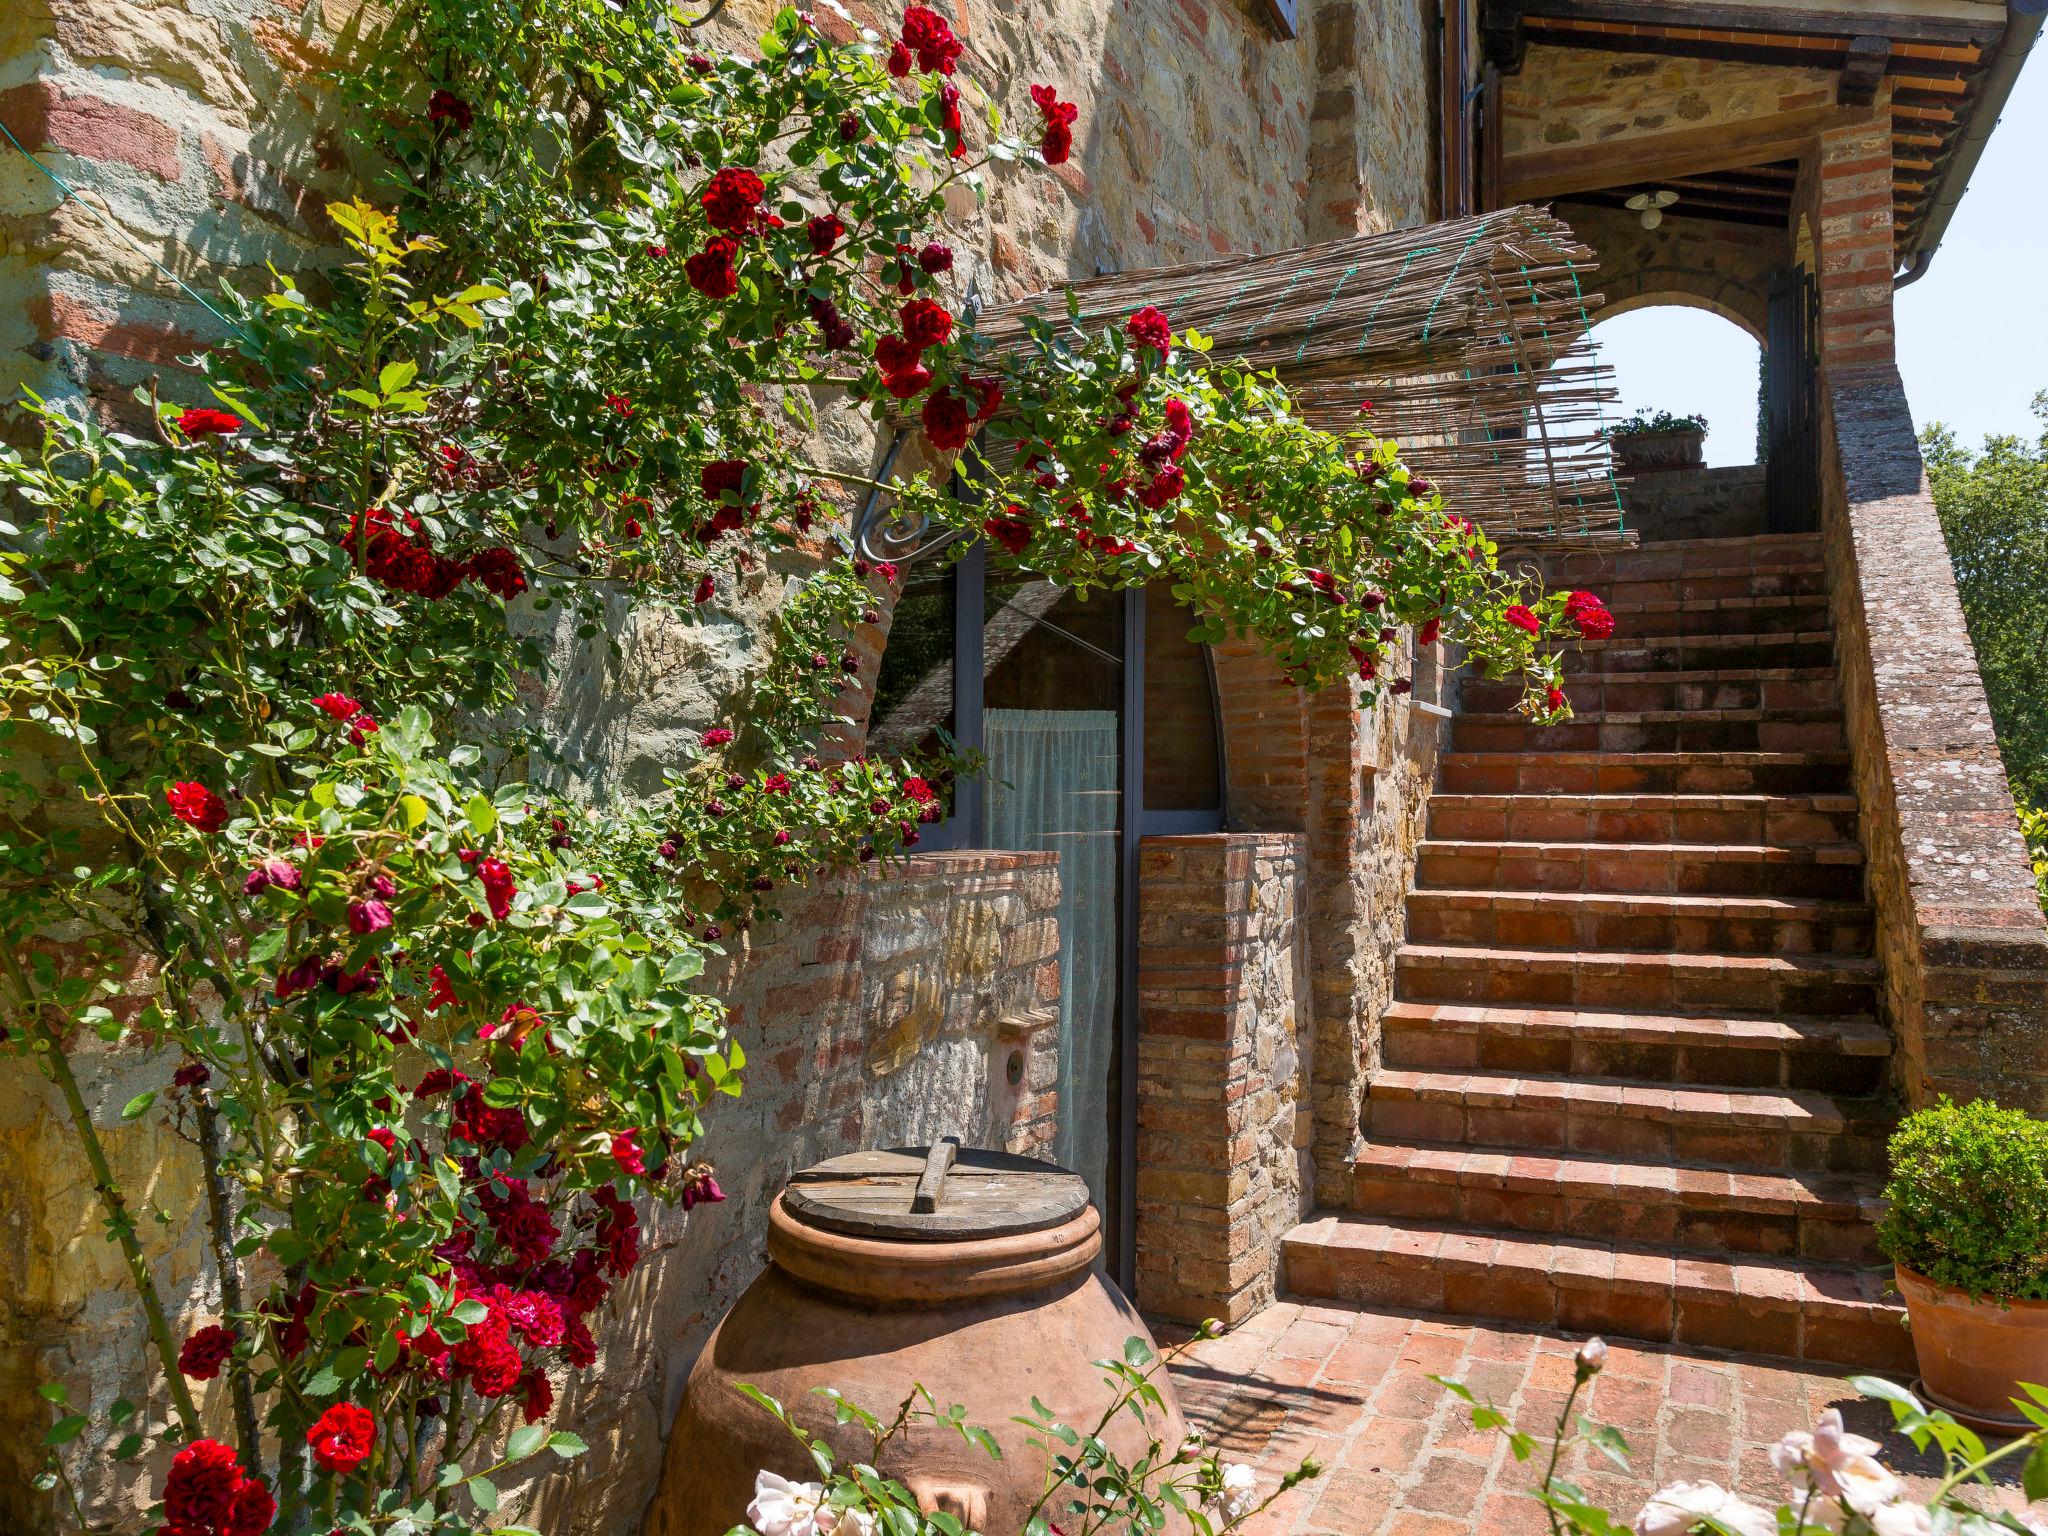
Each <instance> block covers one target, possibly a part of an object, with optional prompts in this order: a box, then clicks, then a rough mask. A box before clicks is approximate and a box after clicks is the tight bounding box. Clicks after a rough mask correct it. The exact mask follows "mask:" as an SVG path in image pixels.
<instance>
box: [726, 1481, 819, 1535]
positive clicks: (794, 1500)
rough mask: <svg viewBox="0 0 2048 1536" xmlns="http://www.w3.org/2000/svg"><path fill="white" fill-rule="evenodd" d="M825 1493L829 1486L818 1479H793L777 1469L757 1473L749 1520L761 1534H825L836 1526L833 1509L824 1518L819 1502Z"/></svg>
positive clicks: (748, 1513) (748, 1514)
mask: <svg viewBox="0 0 2048 1536" xmlns="http://www.w3.org/2000/svg"><path fill="white" fill-rule="evenodd" d="M824 1497H825V1490H824V1489H823V1488H821V1487H820V1486H819V1485H818V1484H816V1483H792V1482H791V1481H790V1480H789V1479H788V1478H786V1477H781V1476H778V1475H777V1474H775V1473H773V1472H766V1471H764V1472H759V1473H756V1474H755V1477H754V1501H753V1503H751V1504H749V1505H748V1506H747V1523H748V1524H749V1525H751V1526H752V1527H753V1528H754V1529H755V1530H756V1531H759V1532H760V1533H761V1536H824V1533H825V1532H827V1531H829V1530H831V1528H832V1526H831V1517H830V1514H829V1513H827V1514H826V1515H825V1516H824V1518H823V1522H822V1523H821V1521H820V1512H819V1509H818V1506H819V1504H820V1503H821V1502H822V1501H823V1500H824Z"/></svg>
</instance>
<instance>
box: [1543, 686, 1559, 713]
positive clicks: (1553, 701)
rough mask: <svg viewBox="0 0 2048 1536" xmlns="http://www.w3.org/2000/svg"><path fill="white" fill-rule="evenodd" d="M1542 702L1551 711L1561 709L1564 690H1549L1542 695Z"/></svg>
mask: <svg viewBox="0 0 2048 1536" xmlns="http://www.w3.org/2000/svg"><path fill="white" fill-rule="evenodd" d="M1543 702H1544V703H1545V704H1547V705H1548V706H1549V707H1550V708H1551V709H1553V710H1558V709H1563V708H1564V690H1563V689H1562V688H1552V689H1550V690H1549V691H1548V692H1547V693H1545V694H1544V695H1543Z"/></svg>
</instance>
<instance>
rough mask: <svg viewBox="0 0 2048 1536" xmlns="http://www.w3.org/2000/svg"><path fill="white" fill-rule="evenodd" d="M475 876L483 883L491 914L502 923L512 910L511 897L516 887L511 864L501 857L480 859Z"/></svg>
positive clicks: (485, 898)
mask: <svg viewBox="0 0 2048 1536" xmlns="http://www.w3.org/2000/svg"><path fill="white" fill-rule="evenodd" d="M476 877H477V879H478V880H479V881H481V882H482V883H483V888H484V900H485V901H486V902H488V903H489V904H490V908H491V916H492V917H494V918H496V919H497V920H498V921H499V922H501V923H502V922H503V921H504V920H505V917H506V914H508V913H509V912H511V910H512V897H513V896H514V894H516V892H517V889H518V888H517V887H516V886H515V885H514V884H513V883H512V869H511V866H510V865H508V864H507V863H506V862H505V861H504V860H503V859H480V860H478V861H477V866H476Z"/></svg>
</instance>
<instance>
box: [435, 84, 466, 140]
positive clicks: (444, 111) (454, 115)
mask: <svg viewBox="0 0 2048 1536" xmlns="http://www.w3.org/2000/svg"><path fill="white" fill-rule="evenodd" d="M427 121H428V122H430V123H453V124H454V125H455V128H456V131H457V132H466V131H467V130H468V128H469V125H470V124H471V123H473V122H475V121H476V112H475V109H474V108H472V107H471V106H470V104H469V103H468V102H466V101H464V100H463V99H462V98H461V97H460V96H458V95H456V94H455V93H454V92H453V91H436V92H434V94H433V95H431V96H429V97H428V98H427Z"/></svg>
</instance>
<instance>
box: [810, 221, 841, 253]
mask: <svg viewBox="0 0 2048 1536" xmlns="http://www.w3.org/2000/svg"><path fill="white" fill-rule="evenodd" d="M845 233H846V225H845V224H843V223H842V222H840V218H839V215H838V214H836V213H821V214H819V215H818V216H817V217H816V218H815V219H812V220H811V221H810V222H809V223H808V224H806V225H805V226H804V234H805V235H806V236H808V237H809V239H810V242H811V254H812V255H813V256H830V255H831V254H832V248H833V247H834V246H836V245H837V244H838V243H839V238H840V236H842V235H844V234H845Z"/></svg>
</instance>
